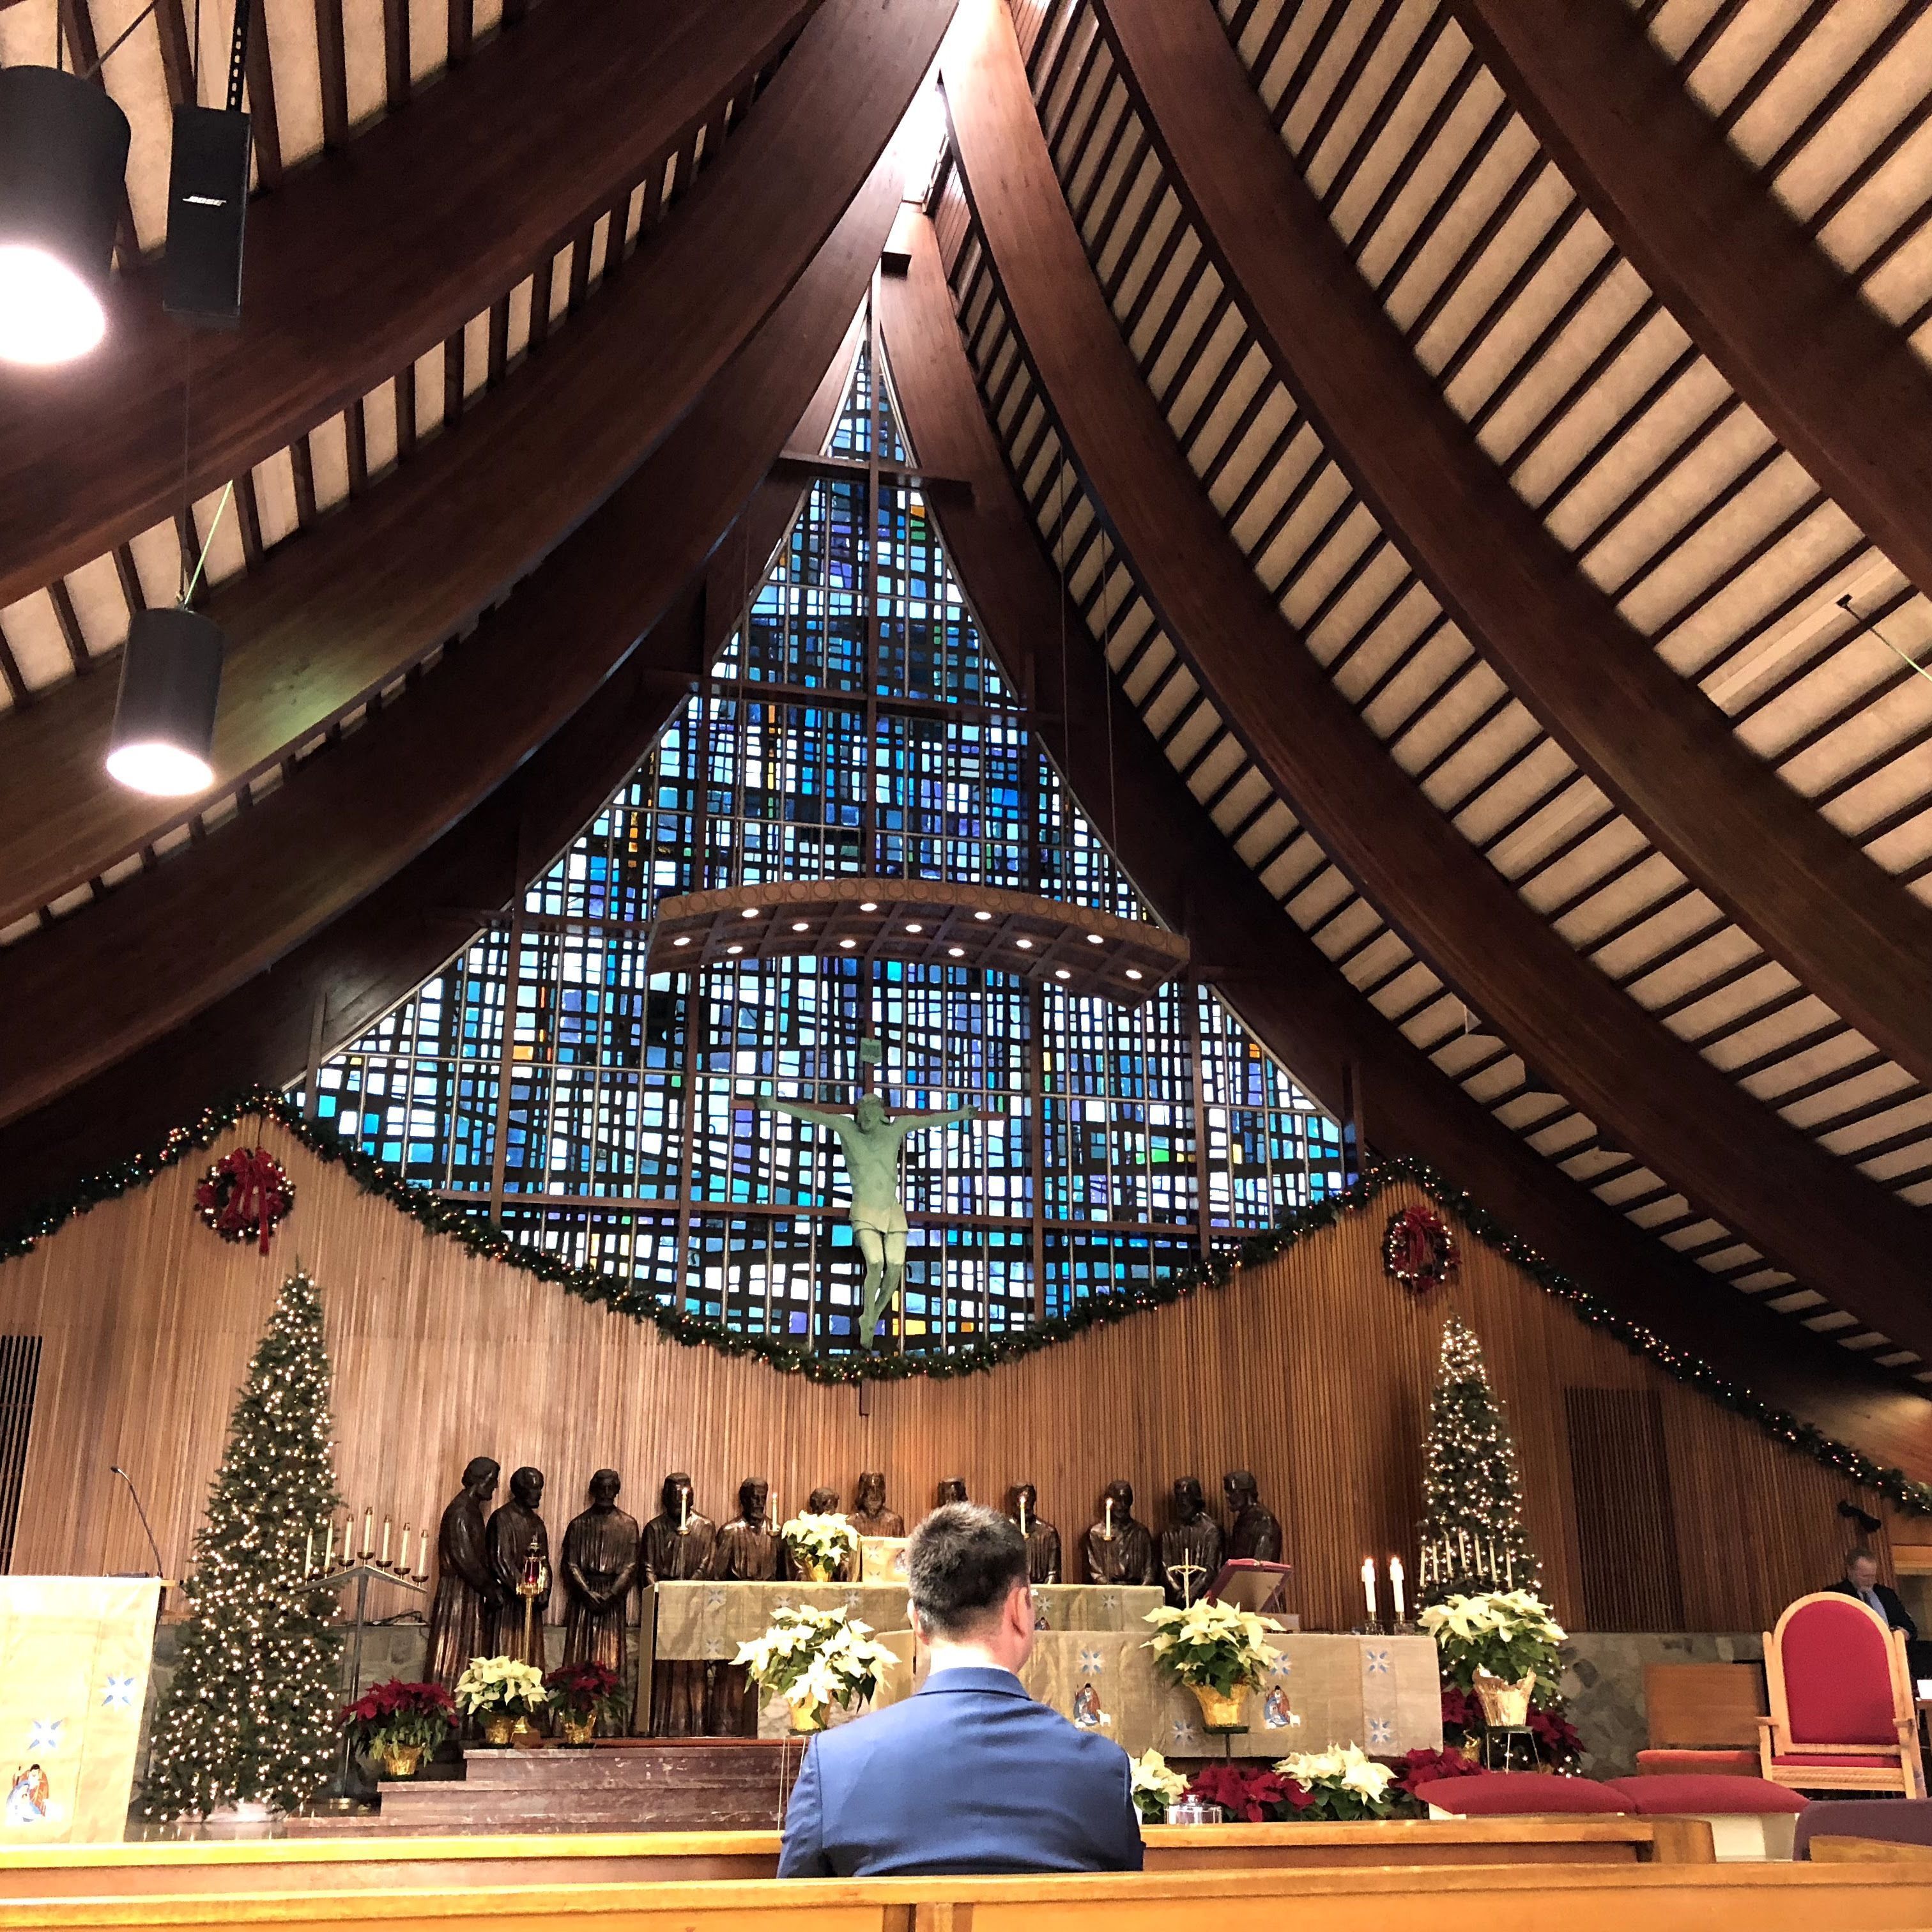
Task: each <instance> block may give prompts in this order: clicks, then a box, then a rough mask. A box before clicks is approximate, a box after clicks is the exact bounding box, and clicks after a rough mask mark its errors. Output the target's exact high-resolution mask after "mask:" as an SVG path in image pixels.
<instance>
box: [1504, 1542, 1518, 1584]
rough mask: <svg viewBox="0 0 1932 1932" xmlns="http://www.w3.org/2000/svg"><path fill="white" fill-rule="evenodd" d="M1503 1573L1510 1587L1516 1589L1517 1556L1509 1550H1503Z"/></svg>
mask: <svg viewBox="0 0 1932 1932" xmlns="http://www.w3.org/2000/svg"><path fill="white" fill-rule="evenodd" d="M1503 1573H1504V1575H1505V1577H1506V1578H1507V1579H1508V1584H1509V1587H1510V1588H1511V1589H1512V1590H1514V1589H1515V1588H1516V1559H1515V1557H1514V1556H1512V1555H1511V1553H1510V1552H1509V1551H1508V1550H1505V1551H1504V1552H1503Z"/></svg>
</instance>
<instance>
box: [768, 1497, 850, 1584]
mask: <svg viewBox="0 0 1932 1932" xmlns="http://www.w3.org/2000/svg"><path fill="white" fill-rule="evenodd" d="M778 1534H779V1535H780V1536H781V1537H782V1538H784V1546H785V1547H786V1548H787V1550H790V1552H791V1553H792V1555H793V1556H794V1557H796V1559H798V1561H799V1562H800V1563H801V1564H803V1565H808V1566H809V1567H810V1568H813V1569H815V1570H835V1569H837V1568H838V1566H839V1565H840V1564H841V1562H844V1559H846V1558H847V1556H850V1555H851V1553H852V1552H853V1550H856V1549H857V1548H858V1547H859V1532H857V1531H856V1529H853V1527H852V1526H851V1525H850V1523H847V1521H846V1520H845V1519H844V1517H842V1516H831V1515H818V1516H814V1514H812V1513H811V1511H809V1510H804V1511H800V1512H799V1514H797V1515H796V1516H795V1517H793V1518H792V1519H791V1520H790V1522H789V1523H787V1524H786V1525H785V1526H784V1528H783V1529H781V1530H780V1531H779V1532H778Z"/></svg>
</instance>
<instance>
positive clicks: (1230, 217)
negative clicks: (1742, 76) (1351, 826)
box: [1097, 0, 1932, 1079]
mask: <svg viewBox="0 0 1932 1932" xmlns="http://www.w3.org/2000/svg"><path fill="white" fill-rule="evenodd" d="M1097 10H1098V14H1099V18H1100V26H1101V29H1102V31H1103V34H1105V35H1106V39H1107V40H1108V42H1109V45H1110V46H1112V49H1113V50H1114V53H1115V60H1116V63H1117V66H1118V71H1119V73H1120V76H1121V80H1122V81H1123V82H1124V84H1125V86H1126V87H1127V90H1128V92H1129V94H1130V97H1131V98H1133V102H1134V104H1135V106H1136V109H1137V110H1138V111H1139V113H1140V114H1141V115H1142V117H1143V118H1144V119H1145V121H1147V123H1148V126H1149V127H1150V129H1151V131H1152V134H1153V138H1154V144H1155V145H1156V147H1157V148H1158V149H1159V150H1160V154H1161V156H1162V158H1163V160H1164V161H1165V162H1166V166H1167V171H1168V174H1169V178H1170V180H1171V181H1172V182H1173V184H1174V187H1175V190H1176V192H1177V193H1178V195H1179V196H1180V197H1181V202H1182V205H1184V207H1185V208H1187V211H1188V214H1189V215H1190V218H1191V219H1192V220H1193V223H1194V225H1195V227H1196V230H1197V232H1198V233H1199V235H1200V236H1201V237H1202V243H1203V245H1204V247H1205V249H1206V250H1207V251H1208V254H1210V255H1211V256H1212V257H1213V258H1214V263H1215V265H1216V266H1217V269H1219V270H1220V273H1221V275H1222V276H1223V278H1224V279H1225V281H1226V284H1227V286H1228V287H1229V290H1231V291H1232V294H1233V296H1234V298H1235V302H1236V303H1237V304H1238V306H1239V307H1240V308H1241V312H1242V314H1243V315H1244V317H1246V318H1247V323H1248V325H1249V326H1250V328H1251V329H1253V331H1254V332H1255V334H1256V338H1258V340H1259V341H1260V343H1261V344H1262V348H1263V350H1264V351H1265V353H1266V354H1267V356H1268V359H1269V360H1270V362H1271V363H1272V364H1273V365H1274V368H1275V371H1276V373H1277V374H1278V375H1279V376H1280V377H1281V379H1282V380H1283V382H1285V383H1286V384H1287V385H1288V386H1289V389H1291V390H1292V392H1293V393H1294V394H1295V397H1296V398H1297V399H1298V401H1300V403H1301V406H1302V407H1303V408H1304V410H1306V411H1307V413H1308V415H1309V416H1310V419H1312V420H1313V422H1315V424H1316V426H1317V428H1318V429H1319V432H1320V434H1321V436H1322V440H1323V442H1324V443H1325V445H1326V446H1327V447H1328V450H1329V452H1330V454H1331V455H1332V457H1333V458H1334V460H1335V461H1336V463H1337V464H1338V466H1340V468H1341V469H1342V470H1343V472H1344V473H1345V474H1346V475H1347V476H1348V478H1349V481H1351V482H1352V484H1354V485H1355V488H1356V490H1358V492H1359V493H1360V494H1361V497H1362V499H1363V500H1364V502H1366V503H1367V505H1368V506H1369V507H1370V509H1372V510H1373V511H1374V513H1375V514H1376V517H1377V518H1378V519H1379V521H1380V522H1381V523H1382V527H1383V529H1385V531H1386V532H1388V535H1389V536H1390V538H1391V539H1392V540H1393V541H1394V544H1396V546H1397V548H1398V549H1399V550H1400V551H1401V553H1402V554H1403V556H1404V557H1406V559H1407V560H1408V562H1409V565H1410V566H1411V568H1413V569H1414V570H1415V572H1416V573H1417V574H1418V576H1419V577H1421V578H1422V580H1423V581H1424V583H1427V585H1428V586H1429V588H1430V590H1431V591H1432V592H1433V593H1434V594H1435V595H1436V598H1438V600H1439V601H1440V602H1441V604H1442V606H1443V607H1444V608H1445V610H1448V612H1449V613H1451V616H1453V617H1454V619H1455V620H1456V621H1457V623H1459V624H1460V625H1461V626H1462V628H1463V630H1464V631H1465V632H1466V634H1468V636H1469V639H1470V640H1471V641H1472V643H1474V644H1475V646H1477V648H1478V649H1479V650H1480V651H1481V652H1482V654H1483V655H1484V657H1485V658H1487V660H1488V661H1489V662H1490V664H1491V665H1492V666H1493V667H1494V668H1495V670H1496V671H1497V672H1498V673H1499V674H1500V675H1501V676H1502V678H1503V679H1505V682H1507V683H1508V685H1509V687H1510V688H1511V690H1512V691H1514V693H1515V694H1516V695H1517V697H1519V698H1520V699H1521V700H1522V701H1523V703H1524V704H1525V705H1526V706H1528V707H1529V709H1530V710H1531V711H1532V712H1533V713H1534V714H1535V715H1536V717H1537V718H1538V719H1539V720H1540V721H1541V722H1542V724H1544V727H1545V728H1546V729H1547V730H1549V731H1550V733H1551V734H1552V735H1553V736H1554V737H1555V738H1556V739H1557V741H1558V742H1559V743H1560V744H1561V745H1562V746H1563V747H1564V748H1565V750H1566V751H1568V753H1569V754H1570V755H1571V757H1573V758H1574V759H1575V760H1576V761H1577V763H1578V764H1579V765H1580V766H1582V768H1583V769H1584V770H1585V771H1586V772H1589V775H1591V776H1592V778H1595V780H1596V781H1597V782H1598V784H1600V785H1601V786H1602V787H1604V790H1606V791H1607V792H1608V793H1610V795H1611V796H1613V797H1614V798H1616V799H1617V800H1618V801H1619V803H1620V804H1621V805H1622V807H1623V808H1624V809H1625V811H1627V812H1628V814H1629V815H1630V817H1631V819H1632V820H1634V822H1635V823H1637V824H1638V825H1639V826H1642V827H1643V829H1644V831H1645V832H1646V833H1647V834H1648V835H1649V837H1650V838H1652V840H1653V841H1655V844H1657V845H1658V847H1659V849H1660V850H1662V851H1664V853H1666V854H1667V855H1668V856H1670V858H1671V859H1673V860H1674V861H1675V862H1676V863H1677V864H1678V865H1679V866H1681V867H1682V868H1683V870H1684V871H1685V872H1686V873H1687V874H1689V875H1690V876H1691V877H1692V878H1694V879H1695V880H1697V883H1699V884H1700V885H1701V886H1703V889H1705V891H1706V892H1708V893H1709V895H1711V897H1712V898H1713V899H1714V900H1715V901H1716V902H1717V903H1718V904H1719V905H1721V906H1722V907H1724V910H1726V911H1727V912H1728V913H1730V916H1732V918H1733V919H1735V920H1736V922H1737V923H1738V924H1739V926H1741V927H1742V929H1744V930H1745V932H1748V933H1749V934H1750V935H1751V937H1752V938H1754V939H1755V940H1757V942H1758V943H1759V944H1760V945H1761V946H1763V947H1764V948H1765V950H1766V951H1767V952H1768V953H1771V954H1772V956H1774V957H1775V958H1776V959H1779V960H1781V962H1783V963H1784V965H1786V966H1787V967H1788V968H1790V970H1791V971H1792V972H1793V974H1796V976H1797V977H1798V978H1799V980H1802V981H1803V983H1805V986H1807V987H1808V988H1809V989H1810V990H1811V992H1813V993H1814V994H1815V995H1817V997H1818V998H1820V999H1822V1000H1823V1001H1826V1002H1827V1003H1829V1004H1830V1005H1831V1006H1832V1007H1834V1008H1835V1010H1837V1011H1838V1012H1839V1013H1842V1014H1843V1015H1844V1016H1845V1017H1846V1019H1848V1020H1849V1021H1850V1022H1852V1025H1855V1026H1856V1027H1857V1028H1858V1029H1859V1030H1860V1031H1861V1032H1863V1033H1864V1034H1866V1035H1867V1036H1868V1037H1870V1039H1872V1040H1873V1041H1875V1042H1876V1043H1877V1044H1878V1045H1879V1046H1882V1047H1883V1048H1884V1049H1885V1051H1886V1052H1888V1053H1889V1054H1890V1055H1891V1056H1892V1058H1894V1059H1895V1060H1897V1061H1898V1062H1899V1064H1900V1065H1901V1066H1903V1067H1906V1068H1908V1069H1909V1070H1910V1071H1911V1072H1912V1073H1915V1074H1916V1075H1918V1076H1919V1077H1920V1078H1921V1079H1932V907H1927V906H1926V905H1925V904H1923V903H1922V902H1921V901H1919V900H1918V899H1917V898H1915V897H1914V896H1913V895H1912V894H1911V893H1909V892H1906V890H1904V889H1903V887H1902V886H1900V884H1899V883H1898V882H1897V880H1895V879H1894V878H1893V877H1891V875H1890V874H1888V873H1886V872H1885V871H1883V870H1882V868H1880V867H1879V866H1878V865H1875V864H1874V863H1873V862H1872V861H1871V860H1870V859H1867V857H1866V856H1864V853H1862V852H1861V850H1859V849H1858V847H1857V846H1855V845H1854V844H1852V841H1850V840H1849V839H1848V838H1846V837H1845V836H1844V835H1843V833H1841V832H1839V831H1838V829H1836V828H1835V826H1833V825H1832V824H1831V823H1830V822H1829V820H1827V819H1826V818H1825V817H1823V814H1821V812H1820V811H1819V809H1818V808H1817V804H1816V803H1815V802H1814V801H1813V800H1811V799H1808V798H1806V797H1805V796H1803V795H1802V793H1799V792H1798V791H1796V790H1793V788H1792V787H1790V785H1788V784H1786V783H1785V782H1784V780H1783V779H1781V778H1780V777H1779V776H1778V773H1777V770H1776V769H1775V767H1774V766H1772V765H1770V764H1768V763H1766V762H1765V761H1763V760H1761V759H1760V758H1758V757H1757V756H1755V755H1754V754H1753V753H1752V752H1751V750H1750V749H1749V748H1748V747H1747V746H1746V745H1745V744H1744V743H1743V742H1742V741H1741V740H1740V739H1739V737H1738V736H1737V733H1736V729H1735V728H1734V726H1733V722H1732V721H1731V720H1730V719H1729V718H1727V717H1726V716H1725V715H1724V712H1721V710H1720V709H1718V707H1717V706H1715V704H1713V703H1711V701H1710V700H1709V699H1708V698H1707V697H1705V696H1704V695H1703V693H1702V692H1701V691H1699V690H1698V689H1697V688H1696V687H1695V686H1694V685H1691V684H1690V683H1688V682H1686V681H1685V679H1682V677H1680V676H1678V674H1677V673H1676V671H1674V670H1673V669H1672V668H1671V667H1670V665H1669V664H1666V663H1665V662H1664V660H1663V659H1662V658H1661V657H1659V656H1658V654H1657V652H1655V650H1654V649H1652V646H1651V644H1650V643H1649V640H1648V639H1646V637H1643V636H1642V635H1641V634H1640V633H1639V632H1638V631H1636V630H1634V629H1633V628H1631V625H1629V624H1628V623H1627V622H1625V620H1624V619H1623V617H1622V616H1621V615H1620V614H1619V611H1618V610H1617V608H1616V603H1615V602H1614V601H1613V599H1612V598H1611V597H1610V596H1609V595H1606V594H1605V593H1604V592H1602V591H1601V590H1599V589H1598V588H1597V587H1596V586H1595V585H1594V584H1592V583H1591V582H1590V581H1589V579H1588V578H1587V577H1585V576H1584V575H1583V573H1582V571H1580V569H1579V568H1578V567H1577V561H1576V559H1574V558H1573V557H1572V556H1571V555H1570V554H1569V553H1568V552H1566V551H1565V549H1564V548H1563V547H1562V544H1559V542H1558V541H1557V540H1556V538H1555V537H1554V536H1553V535H1552V534H1551V533H1550V530H1549V529H1548V528H1547V526H1546V525H1545V524H1544V521H1543V520H1542V518H1541V516H1540V515H1539V514H1538V512H1537V511H1535V510H1534V509H1532V508H1531V507H1530V505H1529V504H1527V503H1526V502H1524V501H1523V499H1522V498H1521V497H1520V496H1519V495H1518V494H1517V492H1516V491H1515V490H1514V489H1513V488H1512V487H1511V485H1510V483H1509V481H1508V478H1507V476H1506V475H1505V473H1504V472H1503V471H1502V470H1501V469H1499V468H1498V467H1497V466H1496V464H1495V463H1493V462H1492V461H1491V460H1490V458H1489V457H1488V456H1487V455H1486V454H1485V452H1484V450H1483V449H1482V448H1481V446H1480V445H1479V444H1478V443H1477V441H1476V440H1475V437H1474V436H1473V435H1472V433H1471V431H1470V430H1469V427H1468V425H1466V424H1465V423H1464V422H1463V421H1462V419H1460V417H1459V416H1457V414H1456V413H1455V411H1454V410H1453V409H1451V407H1450V406H1449V404H1448V401H1446V399H1445V397H1444V395H1443V394H1442V389H1440V387H1439V383H1438V379H1437V378H1436V377H1432V376H1431V375H1430V372H1429V371H1427V369H1426V368H1424V366H1423V365H1422V364H1421V362H1419V361H1418V359H1417V358H1416V357H1415V355H1414V354H1413V353H1412V351H1411V350H1410V349H1409V346H1408V344H1406V342H1405V341H1403V337H1402V335H1401V334H1400V332H1399V331H1398V330H1397V327H1396V326H1395V324H1394V322H1392V321H1391V320H1390V318H1389V317H1388V313H1387V311H1385V309H1384V308H1382V304H1381V303H1380V302H1379V301H1378V300H1377V299H1376V297H1375V296H1374V295H1373V293H1372V292H1371V291H1370V288H1369V287H1368V284H1367V282H1365V281H1364V280H1363V278H1362V276H1361V273H1360V272H1359V270H1358V269H1357V268H1356V267H1355V264H1354V263H1353V262H1352V260H1351V259H1350V257H1349V253H1348V251H1347V249H1346V247H1345V246H1344V245H1343V242H1342V240H1341V238H1340V236H1338V235H1337V233H1335V230H1334V227H1333V226H1331V223H1330V222H1329V220H1328V217H1327V216H1326V215H1325V213H1324V212H1323V211H1322V205H1321V203H1320V202H1319V201H1318V200H1317V199H1316V196H1315V194H1314V192H1313V190H1312V189H1311V188H1310V187H1309V185H1308V184H1307V181H1305V180H1304V178H1303V177H1302V175H1301V171H1300V169H1298V167H1297V166H1296V165H1295V161H1294V159H1293V157H1292V156H1291V155H1290V154H1289V151H1288V150H1287V148H1286V147H1285V146H1284V145H1283V143H1282V142H1281V140H1280V138H1279V137H1278V136H1277V135H1276V134H1275V133H1274V130H1272V128H1271V127H1270V126H1269V125H1268V115H1267V113H1266V110H1265V109H1264V108H1263V107H1262V102H1261V99H1260V97H1259V95H1257V94H1256V92H1255V90H1254V87H1253V83H1252V82H1251V81H1250V79H1249V77H1248V75H1247V72H1246V71H1245V70H1244V68H1242V66H1241V62H1240V61H1239V59H1238V58H1237V57H1236V55H1235V51H1234V49H1232V47H1231V46H1229V43H1228V40H1227V37H1226V34H1225V33H1224V32H1223V29H1222V26H1221V23H1220V20H1219V19H1218V17H1217V15H1216V13H1215V12H1214V7H1213V6H1212V5H1211V0H1097ZM1618 10H1619V13H1621V12H1622V11H1623V10H1622V8H1621V7H1619V9H1618ZM1536 11H1538V10H1537V9H1535V8H1534V7H1532V8H1529V9H1524V8H1521V7H1516V8H1512V9H1511V10H1510V12H1511V17H1512V19H1513V20H1514V19H1517V18H1518V17H1521V16H1523V15H1524V14H1526V13H1535V12H1536ZM1567 31H1568V27H1567V24H1566V26H1565V28H1563V29H1562V32H1559V33H1558V34H1553V35H1552V36H1551V37H1552V38H1561V37H1562V34H1563V33H1567ZM1633 145H1635V144H1633ZM1927 395H1928V398H1932V389H1928V391H1927ZM1927 422H1928V428H1932V414H1928V419H1927ZM1452 815H1453V814H1452Z"/></svg>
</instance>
